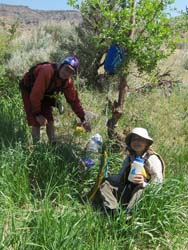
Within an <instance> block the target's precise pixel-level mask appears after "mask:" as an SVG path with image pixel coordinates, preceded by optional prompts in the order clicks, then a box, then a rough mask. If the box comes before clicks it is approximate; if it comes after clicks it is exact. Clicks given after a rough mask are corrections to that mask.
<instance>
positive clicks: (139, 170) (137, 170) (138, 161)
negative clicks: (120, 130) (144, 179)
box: [128, 156, 144, 182]
mask: <svg viewBox="0 0 188 250" xmlns="http://www.w3.org/2000/svg"><path fill="white" fill-rule="evenodd" d="M143 170H144V160H143V159H142V158H141V157H140V156H137V157H136V158H135V159H134V161H133V163H132V164H131V170H130V173H129V176H128V180H129V181H131V182H133V179H134V176H135V175H136V174H141V175H142V174H143Z"/></svg>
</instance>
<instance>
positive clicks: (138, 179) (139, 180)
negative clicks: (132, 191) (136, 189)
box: [133, 174, 145, 186]
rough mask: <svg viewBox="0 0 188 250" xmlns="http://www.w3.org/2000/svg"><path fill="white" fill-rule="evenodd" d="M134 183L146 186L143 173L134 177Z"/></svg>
mask: <svg viewBox="0 0 188 250" xmlns="http://www.w3.org/2000/svg"><path fill="white" fill-rule="evenodd" d="M133 183H134V184H138V185H142V186H144V183H145V182H144V177H143V175H141V174H136V175H135V176H134V178H133Z"/></svg>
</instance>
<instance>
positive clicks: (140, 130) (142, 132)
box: [125, 128, 153, 147]
mask: <svg viewBox="0 0 188 250" xmlns="http://www.w3.org/2000/svg"><path fill="white" fill-rule="evenodd" d="M133 134H134V135H138V136H140V137H142V138H144V139H146V140H148V144H149V146H151V144H152V143H153V139H152V138H151V137H150V136H149V135H148V131H147V130H146V129H145V128H134V129H133V130H132V131H131V132H130V133H129V134H128V135H127V137H126V138H125V142H126V144H127V146H128V147H130V142H131V136H132V135H133Z"/></svg>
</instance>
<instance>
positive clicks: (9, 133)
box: [0, 110, 27, 148]
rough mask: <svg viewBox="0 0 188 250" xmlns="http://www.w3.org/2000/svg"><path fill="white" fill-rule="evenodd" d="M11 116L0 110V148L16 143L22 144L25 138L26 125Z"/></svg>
mask: <svg viewBox="0 0 188 250" xmlns="http://www.w3.org/2000/svg"><path fill="white" fill-rule="evenodd" d="M19 118H20V116H19V114H18V115H17V117H15V115H13V114H12V112H5V111H2V110H0V121H1V122H0V138H1V139H0V140H1V141H0V148H1V147H2V145H3V146H7V147H8V146H9V145H10V144H11V145H14V144H15V143H16V142H18V141H22V142H24V141H25V140H26V138H27V128H26V124H23V122H22V120H21V119H19Z"/></svg>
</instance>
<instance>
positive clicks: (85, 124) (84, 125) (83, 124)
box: [82, 121, 91, 132]
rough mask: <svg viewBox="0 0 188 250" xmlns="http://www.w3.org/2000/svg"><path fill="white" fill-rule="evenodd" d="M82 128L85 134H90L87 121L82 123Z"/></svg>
mask: <svg viewBox="0 0 188 250" xmlns="http://www.w3.org/2000/svg"><path fill="white" fill-rule="evenodd" d="M82 126H83V128H84V129H85V130H86V132H91V126H90V123H89V122H87V121H84V122H82Z"/></svg>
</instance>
